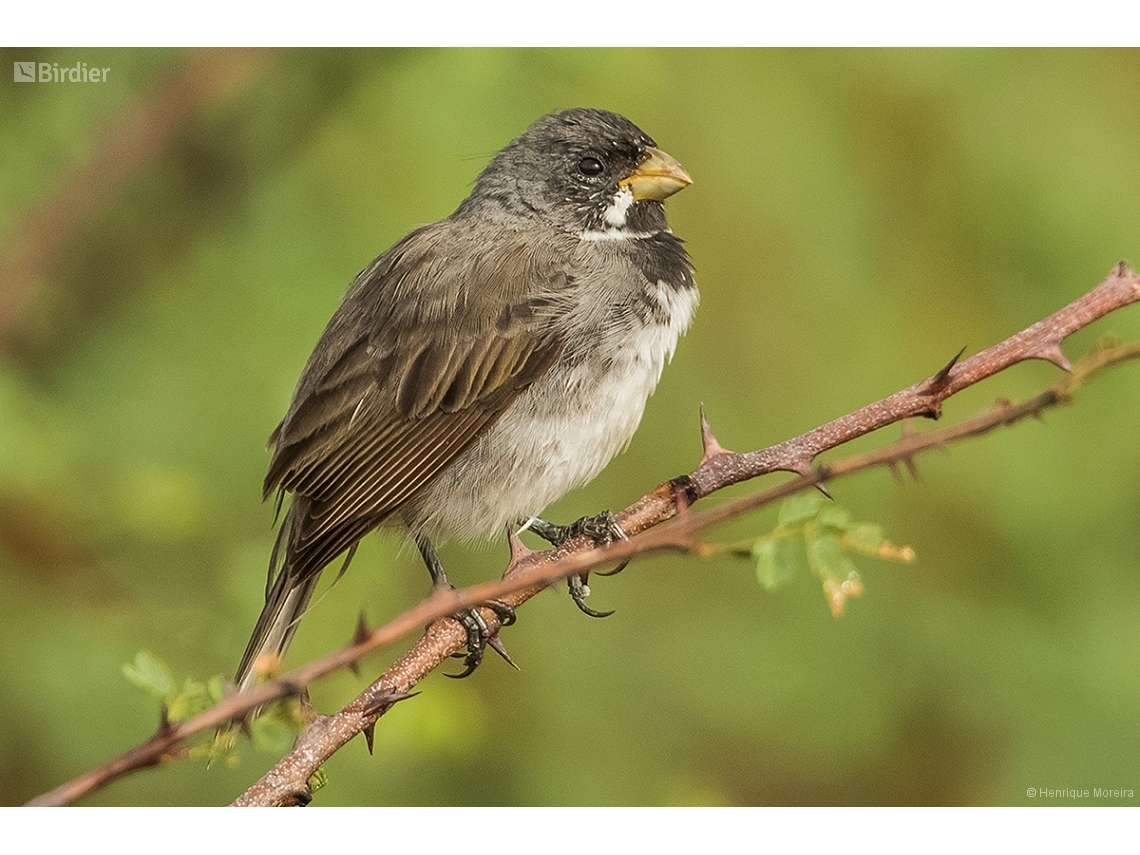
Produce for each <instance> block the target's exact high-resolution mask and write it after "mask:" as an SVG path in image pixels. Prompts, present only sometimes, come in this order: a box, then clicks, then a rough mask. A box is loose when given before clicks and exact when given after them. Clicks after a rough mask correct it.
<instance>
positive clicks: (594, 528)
mask: <svg viewBox="0 0 1140 855" xmlns="http://www.w3.org/2000/svg"><path fill="white" fill-rule="evenodd" d="M530 530H531V531H533V532H534V533H535V534H537V535H538V536H539V537H541V538H542V539H543V540H545V541H547V542H548V543H550V544H552V545H553V546H556V547H557V546H561V545H562V544H564V543H566V542H567V541H570V540H573V539H574V538H576V537H588V538H590V540H592V541H594V543H595V544H597V545H598V546H608V545H609V544H611V543H613V542H614V541H615V540H628V539H629V538H628V537H626V534H625V532H624V531H622V529H621V526H620V525H618V522H617V518H616V517H615V516H614V514H613V511H602V512H601V513H600V514H597V515H596V516H592V517H582V518H581V519H579V520H575V521H574V522H572V523H570V525H557V524H555V523H552V522H548V521H547V520H544V519H538V518H536V519H534V520H532V521H531V524H530ZM628 563H629V562H628V561H623V562H621V564H619V565H618V566H617V567H615V568H614V569H613V570H610V571H609V572H608V573H599V574H598V575H599V576H615V575H617V574H618V573H620V572H621V571H622V570H624V569H625V567H626V565H627V564H628ZM588 578H589V574H581V575H577V576H571V577H570V578H569V579H568V580H567V583H568V584H569V586H570V597H571V598H572V599H573V600H574V605H576V606H577V607H578V608H579V609H580V610H581V611H582V613H583V614H587V615H589V616H590V617H596V618H603V617H609V616H610V615H612V614H613V611H612V610H611V611H604V612H600V611H598V610H597V609H592V608H590V607H589V606H587V605H586V597H588V596H590V588H589V586H588V585H587V584H586V580H587V579H588Z"/></svg>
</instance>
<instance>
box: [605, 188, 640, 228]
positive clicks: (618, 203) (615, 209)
mask: <svg viewBox="0 0 1140 855" xmlns="http://www.w3.org/2000/svg"><path fill="white" fill-rule="evenodd" d="M631 205H633V191H632V190H630V189H629V188H628V187H622V188H621V189H619V190H618V191H617V193H615V194H614V198H613V201H612V202H610V206H609V207H608V208H606V212H605V214H603V215H602V219H604V220H605V221H606V222H607V223H608V224H609V225H611V226H613V227H614V228H615V229H620V228H622V227H624V226H625V218H626V216H627V215H628V214H629V209H630V206H631Z"/></svg>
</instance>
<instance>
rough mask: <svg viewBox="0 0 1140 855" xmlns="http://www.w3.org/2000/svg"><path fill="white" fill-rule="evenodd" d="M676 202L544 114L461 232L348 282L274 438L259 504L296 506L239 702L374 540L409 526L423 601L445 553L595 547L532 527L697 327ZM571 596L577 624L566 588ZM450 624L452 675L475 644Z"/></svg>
mask: <svg viewBox="0 0 1140 855" xmlns="http://www.w3.org/2000/svg"><path fill="white" fill-rule="evenodd" d="M690 183H691V179H690V178H689V175H688V173H686V172H685V170H684V169H682V168H681V165H680V164H679V163H678V162H677V161H676V160H674V159H673V158H672V157H670V156H669V155H668V154H666V153H665V152H663V151H661V150H660V149H658V148H657V147H656V144H655V143H654V141H653V140H652V139H650V138H649V137H648V136H646V134H645V133H643V132H642V131H641V130H640V129H639V128H637V127H636V126H635V125H634V124H633V123H632V122H630V121H629V120H628V119H626V118H624V117H622V116H619V115H616V114H614V113H609V112H606V111H603V110H593V109H573V110H566V111H564V112H560V113H552V114H550V115H547V116H543V117H542V118H541V119H539V120H538V121H536V122H535V123H534V124H533V125H531V126H530V128H528V129H527V130H526V132H525V133H523V134H522V135H521V136H519V137H518V138H517V139H515V140H514V141H512V142H511V143H510V144H509V145H507V147H506V148H504V149H503V150H502V151H500V152H499V153H498V154H496V155H495V157H494V158H493V159H492V160H491V162H490V164H488V166H487V167H486V168H485V169H484V170H483V172H482V174H480V176H479V177H478V179H477V180H476V181H475V185H474V188H473V189H472V191H471V195H470V196H468V197H467V198H466V199H465V200H464V201H463V203H462V204H461V205H460V206H459V208H458V209H457V210H456V211H455V213H453V214H452V215H451V216H449V217H447V218H446V219H444V220H440V221H439V222H437V223H432V224H430V225H426V226H423V227H421V228H418V229H416V230H415V231H413V232H412V233H411V234H409V235H408V236H407V237H405V238H404V239H403V240H401V241H400V242H399V243H397V244H396V245H395V246H393V247H392V248H391V249H389V250H388V251H387V252H385V253H384V254H383V255H381V256H380V257H379V258H377V259H376V260H375V261H373V262H372V263H371V264H369V265H368V267H366V268H365V269H364V270H363V271H361V273H360V274H359V275H358V276H357V277H356V279H355V280H353V282H352V284H351V285H350V286H349V289H348V292H347V294H346V295H345V297H344V301H343V302H342V303H341V305H340V308H339V309H337V311H336V314H334V315H333V317H332V320H330V321H329V324H328V326H327V327H326V329H325V331H324V334H323V335H322V336H321V338H320V341H318V342H317V345H316V347H315V349H314V350H313V353H312V356H310V357H309V361H308V364H307V365H306V366H305V370H304V372H303V373H302V375H301V379H300V381H299V383H298V384H297V389H296V392H295V393H294V395H293V400H292V403H291V404H290V406H289V410H288V412H287V413H286V414H285V418H284V419H283V420H282V422H281V424H280V425H278V427H277V429H276V430H275V431H274V432H273V434H272V436H271V437H270V438H269V446H270V448H271V449H272V451H273V460H272V462H271V463H270V466H269V472H268V474H267V475H266V478H265V485H264V492H265V496H266V497H268V496H269V495H270V494H272V493H274V492H277V493H278V494H279V502H280V501H281V499H283V497H284V494H285V493H289V494H291V495H292V501H291V503H290V505H289V508H288V510H287V512H286V514H285V518H284V521H283V522H282V524H281V528H280V531H279V533H278V537H277V543H276V545H275V547H274V550H273V557H272V559H271V561H270V570H269V572H270V583H269V585H268V588H267V591H266V602H265V608H264V610H263V611H262V613H261V617H260V618H259V619H258V622H257V627H256V628H255V630H254V633H253V637H252V638H251V639H250V642H249V646H248V648H247V649H246V651H245V656H244V657H243V658H242V661H241V665H240V666H239V668H238V672H237V677H236V682H237V683H238V685H239V686H240V687H241V688H242V689H244V688H246V687H248V686H249V685H251V684H252V683H253V680H254V672H255V669H254V664H255V663H256V662H257V661H258V659H259V658H260V657H262V656H263V655H266V654H277V655H280V654H282V653H283V652H284V650H285V648H286V646H287V645H288V643H289V641H290V640H291V638H292V636H293V633H294V631H295V630H296V627H297V621H298V620H299V618H300V617H301V615H302V613H303V612H304V610H305V608H306V606H307V604H308V602H309V599H310V597H311V596H312V594H313V590H314V588H315V587H316V584H317V580H318V579H319V577H320V574H321V571H322V570H323V569H324V567H325V566H326V565H328V564H329V563H330V562H332V561H333V560H334V559H335V558H337V556H339V555H340V554H341V553H344V552H346V551H347V552H348V558H349V559H350V558H351V557H352V551H353V550H355V548H356V545H357V543H358V542H359V541H360V539H361V538H363V537H364V536H365V535H366V534H368V533H369V532H370V531H372V530H373V529H375V528H377V527H378V526H380V525H382V524H384V523H387V522H393V523H402V524H403V525H404V526H405V527H406V528H407V530H408V531H409V532H410V533H411V536H412V537H413V538H414V539H415V541H416V544H417V546H418V547H419V549H420V552H421V554H422V555H423V557H424V560H425V562H426V563H427V565H428V569H429V571H430V572H431V575H432V579H433V581H434V583H435V584H436V585H446V584H447V578H446V576H445V575H444V573H443V569H442V567H440V564H439V560H438V558H437V557H436V555H435V550H434V548H433V546H432V541H433V540H434V539H437V538H441V537H459V538H473V537H479V536H489V535H492V534H495V533H497V532H501V531H503V530H504V529H505V527H506V526H508V525H511V526H519V525H525V524H528V523H530V524H532V525H533V527H534V529H535V530H536V531H537V532H538V533H539V534H541V535H542V536H544V537H546V538H547V539H549V540H552V541H555V542H557V541H558V540H560V539H565V537H567V536H568V535H569V534H573V533H577V532H578V531H582V530H585V531H588V532H596V528H590V527H589V526H588V525H587V526H579V528H577V529H571V527H562V526H554V525H551V524H549V523H546V522H545V521H542V520H536V515H537V514H539V513H541V512H542V510H543V508H545V507H546V506H547V505H548V504H550V503H551V502H553V501H555V500H557V499H558V498H560V497H561V496H563V495H564V494H565V493H566V492H567V491H569V490H570V489H572V488H573V487H575V486H577V485H580V484H583V483H585V482H586V481H589V480H590V479H591V478H593V477H594V476H595V475H597V474H598V473H599V472H600V471H601V470H602V468H603V467H605V465H606V464H607V463H608V462H609V461H610V459H611V458H612V457H613V456H614V455H615V454H617V452H618V451H620V450H621V449H622V448H623V447H624V446H625V445H626V443H628V441H629V439H630V437H632V436H633V433H634V431H635V430H636V428H637V425H638V422H639V421H640V420H641V415H642V411H643V410H644V408H645V402H646V399H647V398H648V397H649V395H650V393H651V392H652V391H653V389H654V387H655V386H656V385H657V381H658V379H659V377H660V376H661V370H662V368H663V367H664V365H665V362H666V361H667V360H668V359H670V358H671V356H672V354H673V350H674V348H675V346H676V344H677V339H678V337H679V336H680V335H681V334H682V333H683V332H684V331H685V328H686V327H687V326H688V325H689V321H690V319H691V318H692V316H693V312H694V310H695V309H696V306H697V289H696V286H695V284H694V282H693V275H692V267H691V264H690V262H689V258H688V255H687V253H686V251H685V249H684V247H683V246H682V242H681V240H680V239H679V238H677V237H675V236H674V235H673V233H672V231H670V229H669V228H668V226H667V225H666V222H665V212H664V208H663V206H662V200H664V199H665V198H667V197H668V196H670V195H672V194H673V193H675V192H677V191H678V190H680V189H682V188H683V187H685V186H687V185H688V184H690ZM279 507H280V505H279ZM610 519H611V520H612V516H611V517H610ZM581 522H582V521H580V523H581ZM586 522H587V523H588V522H589V520H587V521H586ZM603 528H604V523H603ZM604 536H605V532H602V537H604ZM346 560H347V559H346ZM572 593H575V594H576V599H577V601H578V603H579V605H580V606H583V608H584V604H583V602H582V599H581V597H582V585H581V582H580V581H578V585H577V586H576V587H575V586H573V585H572ZM584 610H586V611H589V610H588V609H584ZM456 617H457V619H459V620H461V621H462V622H463V624H464V626H465V627H466V628H467V631H468V650H469V653H468V656H467V660H466V664H467V670H466V671H465V672H464V673H465V674H466V673H469V672H470V671H471V670H472V669H473V668H474V667H475V665H477V664H478V662H479V659H480V658H481V656H482V652H483V646H484V644H485V643H486V642H487V640H488V639H487V638H486V625H485V624H484V623H483V621H482V619H481V618H479V617H478V613H477V612H473V613H470V614H464V615H457V616H456ZM480 625H481V627H480Z"/></svg>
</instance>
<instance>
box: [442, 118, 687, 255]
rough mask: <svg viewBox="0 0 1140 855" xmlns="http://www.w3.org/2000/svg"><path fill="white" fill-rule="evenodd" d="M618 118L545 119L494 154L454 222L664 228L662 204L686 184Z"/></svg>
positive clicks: (664, 157)
mask: <svg viewBox="0 0 1140 855" xmlns="http://www.w3.org/2000/svg"><path fill="white" fill-rule="evenodd" d="M690 180H691V179H689V176H688V175H687V174H686V173H685V171H684V170H683V169H681V166H680V164H678V163H677V162H676V161H675V160H673V159H672V158H671V157H669V156H668V155H667V154H665V153H664V152H661V151H659V150H658V149H657V148H656V143H654V141H653V139H652V138H651V137H649V136H648V135H647V134H646V133H645V132H644V131H642V130H641V129H640V128H638V127H637V125H635V124H633V122H631V121H630V120H629V119H627V118H625V117H624V116H619V115H618V114H616V113H610V112H607V111H605V110H592V109H586V108H577V109H573V110H565V111H563V112H561V113H550V114H549V115H546V116H543V117H542V118H541V119H539V120H538V121H536V122H535V123H534V124H533V125H531V126H530V127H529V128H527V130H526V132H525V133H523V134H522V135H521V136H519V137H518V138H516V139H515V140H513V141H512V142H511V143H510V144H509V145H508V146H507V147H506V148H504V149H503V150H502V151H500V152H499V153H498V154H496V155H495V157H494V159H492V160H491V162H490V163H489V164H488V165H487V168H486V169H484V170H483V172H482V174H481V175H480V176H479V178H478V179H477V180H476V181H475V188H474V189H473V190H472V191H471V195H470V196H469V197H468V198H467V199H466V200H465V201H464V202H463V204H462V205H460V206H459V209H458V210H457V211H456V212H455V216H458V217H465V216H477V217H483V218H490V219H494V220H500V221H509V220H512V219H516V218H527V219H528V220H533V218H534V217H535V216H536V215H537V216H538V217H539V218H540V219H542V220H544V221H546V222H548V223H550V224H551V225H554V226H556V227H557V228H559V229H561V230H564V231H569V232H574V233H579V232H582V231H595V230H606V229H619V228H627V229H630V230H633V231H656V230H659V229H662V228H664V227H665V214H664V211H663V209H662V206H661V200H662V199H664V198H665V197H666V196H668V195H670V194H672V193H674V192H676V191H677V190H679V189H681V188H682V187H684V186H686V185H687V184H689V183H690Z"/></svg>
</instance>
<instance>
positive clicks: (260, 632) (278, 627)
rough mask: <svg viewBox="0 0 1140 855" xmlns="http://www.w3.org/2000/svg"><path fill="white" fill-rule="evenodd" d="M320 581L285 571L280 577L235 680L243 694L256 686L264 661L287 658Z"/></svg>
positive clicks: (254, 630) (272, 590) (270, 593)
mask: <svg viewBox="0 0 1140 855" xmlns="http://www.w3.org/2000/svg"><path fill="white" fill-rule="evenodd" d="M319 579H320V576H319V575H318V574H313V575H311V576H310V577H309V578H307V579H295V578H293V577H292V575H291V574H289V573H286V572H285V571H284V570H283V571H282V572H280V573H278V574H277V579H276V581H275V582H274V583H273V588H272V589H270V591H269V595H268V597H266V600H265V608H263V609H262V610H261V616H260V617H259V618H258V619H257V626H255V627H254V629H253V636H252V637H251V638H250V639H249V644H248V645H247V646H246V648H245V655H244V656H242V658H241V664H240V665H239V666H238V670H237V675H236V676H235V677H234V683H236V684H237V687H238V691H239V692H244V691H246V690H248V689H249V688H250V687H251V686H252V685H253V684H254V681H255V680H256V678H257V671H256V669H255V666H256V664H257V663H258V661H259V660H261V661H264V660H262V657H264V656H270V655H272V656H274V657H277V658H280V657H281V656H283V655H284V654H285V650H286V648H288V647H289V642H291V641H292V640H293V634H294V633H295V632H296V631H297V623H298V621H299V620H300V619H301V615H303V614H304V613H305V609H306V608H307V607H308V605H309V600H310V599H311V598H312V596H313V590H314V589H315V588H316V587H317V581H318V580H319Z"/></svg>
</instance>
